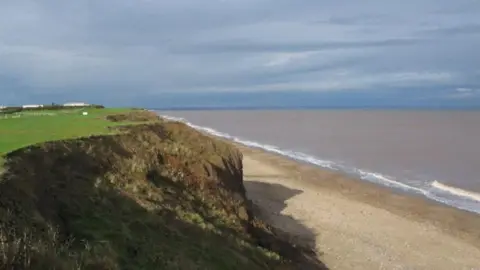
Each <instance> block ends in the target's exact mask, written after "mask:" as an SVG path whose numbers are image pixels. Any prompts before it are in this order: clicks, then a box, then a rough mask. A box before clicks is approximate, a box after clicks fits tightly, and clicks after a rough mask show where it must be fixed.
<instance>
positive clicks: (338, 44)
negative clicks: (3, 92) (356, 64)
mask: <svg viewBox="0 0 480 270" xmlns="http://www.w3.org/2000/svg"><path fill="white" fill-rule="evenodd" d="M419 42H421V40H420V39H413V38H412V39H386V40H378V41H351V42H348V41H330V42H311V43H307V42H303V43H295V42H292V43H284V44H281V43H260V42H256V41H253V40H228V41H223V42H215V43H206V44H205V43H203V44H202V43H199V44H193V45H191V46H188V47H183V48H182V47H179V48H178V47H177V48H175V49H172V51H173V52H176V53H230V52H241V53H245V52H247V53H256V52H257V53H262V52H264V53H270V52H309V51H322V50H336V49H358V48H370V47H390V46H392V47H393V46H402V45H413V44H416V43H419Z"/></svg>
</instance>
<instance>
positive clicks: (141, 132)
mask: <svg viewBox="0 0 480 270" xmlns="http://www.w3.org/2000/svg"><path fill="white" fill-rule="evenodd" d="M121 120H125V119H123V118H122V119H121ZM127 120H128V118H127ZM120 129H121V130H122V132H121V133H120V134H118V135H111V136H92V137H89V138H82V139H75V140H65V141H56V142H49V143H43V144H39V145H34V146H30V147H27V148H24V149H20V150H17V151H15V152H12V153H10V154H8V156H7V158H6V164H5V167H6V172H5V173H4V175H3V176H2V179H1V182H0V192H1V196H0V217H1V220H0V238H1V239H0V240H2V241H3V242H4V243H7V244H5V245H3V247H1V248H0V249H1V250H0V255H2V254H3V256H0V257H1V258H0V260H2V261H1V264H0V265H1V266H4V267H7V268H8V267H20V268H22V267H24V268H25V267H26V268H34V269H53V268H57V269H72V268H74V267H76V265H80V266H81V268H85V269H266V268H274V267H277V266H279V265H284V266H285V265H287V264H286V262H285V260H284V259H285V258H282V257H281V256H280V255H279V254H278V253H276V251H274V250H269V245H270V242H269V240H265V239H266V238H263V236H266V235H271V233H270V232H269V231H268V229H267V228H266V227H264V226H263V225H259V223H258V221H255V220H253V217H252V215H251V211H250V207H249V204H248V201H247V199H246V197H245V189H244V186H243V182H242V181H243V176H242V155H241V153H240V152H239V151H238V150H237V149H235V148H234V147H233V146H231V145H229V144H227V143H225V142H222V141H219V140H216V139H213V138H211V137H208V136H205V135H203V134H201V133H199V132H198V131H195V130H193V129H191V128H189V127H187V126H186V125H184V124H182V123H177V122H164V121H161V122H158V123H154V124H145V125H136V126H124V127H121V128H120ZM260 235H263V236H260ZM259 237H260V238H261V239H260V238H259ZM258 244H261V245H263V246H264V247H265V248H260V247H259V246H258Z"/></svg>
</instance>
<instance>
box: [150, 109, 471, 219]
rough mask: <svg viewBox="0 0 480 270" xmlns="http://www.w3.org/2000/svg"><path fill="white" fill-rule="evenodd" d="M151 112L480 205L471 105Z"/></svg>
mask: <svg viewBox="0 0 480 270" xmlns="http://www.w3.org/2000/svg"><path fill="white" fill-rule="evenodd" d="M159 113H160V114H161V115H168V116H173V117H180V118H183V119H185V120H186V121H188V122H190V123H192V124H194V125H197V126H201V127H209V128H212V129H214V130H215V131H218V132H222V133H225V134H223V135H225V136H230V137H231V138H236V139H238V140H243V141H248V142H247V144H248V143H250V144H252V143H254V144H255V146H257V147H259V146H262V147H264V148H265V147H266V148H270V150H273V151H276V152H278V153H282V154H286V155H289V156H290V157H293V158H297V159H300V160H303V161H306V162H311V163H315V164H317V165H320V166H323V167H328V168H331V169H335V170H342V171H345V172H347V173H351V174H356V175H358V176H360V177H361V178H363V179H365V180H367V181H372V182H376V183H379V184H383V185H387V186H391V187H392V188H399V189H403V190H405V191H411V192H416V193H422V194H423V195H425V196H427V197H429V198H431V199H435V200H437V201H441V202H444V203H448V204H451V205H454V206H457V207H460V208H463V209H468V210H473V211H475V212H480V112H479V111H380V110H372V111H362V110H338V111H337V110H278V111H261V110H250V111H247V110H242V111H223V110H219V111H215V110H213V111H160V112H159ZM210 131H211V132H215V131H212V130H210ZM227 134H228V135H227ZM217 135H218V134H217ZM265 145H269V146H265ZM273 146H274V147H273Z"/></svg>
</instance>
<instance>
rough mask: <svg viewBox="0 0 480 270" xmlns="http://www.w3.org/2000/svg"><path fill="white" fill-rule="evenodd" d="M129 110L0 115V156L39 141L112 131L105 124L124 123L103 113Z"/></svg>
mask: <svg viewBox="0 0 480 270" xmlns="http://www.w3.org/2000/svg"><path fill="white" fill-rule="evenodd" d="M129 110H131V109H127V108H106V109H95V108H87V109H67V110H40V111H26V112H20V113H15V114H6V115H1V114H0V159H1V156H3V155H5V154H7V153H8V152H11V151H13V150H16V149H19V148H22V147H25V146H28V145H32V144H36V143H40V142H45V141H54V140H61V139H69V138H77V137H84V136H88V135H94V134H107V133H111V132H112V131H111V130H109V129H108V127H111V126H115V125H125V124H126V123H125V122H112V121H108V120H107V119H106V116H107V115H110V114H115V113H122V112H127V111H129ZM82 112H87V113H88V115H82Z"/></svg>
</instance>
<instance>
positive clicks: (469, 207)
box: [157, 112, 480, 214]
mask: <svg viewBox="0 0 480 270" xmlns="http://www.w3.org/2000/svg"><path fill="white" fill-rule="evenodd" d="M157 113H158V112H157ZM161 116H162V117H163V118H165V119H167V120H170V121H179V122H183V123H185V124H186V125H188V126H190V127H192V128H194V129H197V130H200V131H203V132H206V133H209V134H211V135H214V136H217V137H221V138H225V139H227V140H231V141H234V142H236V143H240V144H243V145H246V146H249V147H253V148H258V149H262V150H265V151H268V152H271V153H275V154H279V155H282V156H285V157H288V158H291V159H294V160H297V161H301V162H305V163H309V164H313V165H316V166H319V167H322V168H326V169H330V170H334V171H341V172H343V173H347V174H350V175H354V176H357V177H359V178H360V179H362V180H365V181H369V182H372V183H375V184H380V185H383V186H387V187H390V188H394V189H397V190H402V191H405V192H413V193H416V194H420V195H423V196H425V197H427V198H429V199H431V200H435V201H437V202H440V203H443V204H447V205H450V206H453V207H456V208H459V209H462V210H466V211H469V212H474V213H477V214H480V194H478V193H475V192H472V191H467V190H463V189H460V188H456V187H451V186H448V185H445V184H442V183H441V182H438V181H433V182H431V181H428V182H427V183H425V182H424V181H423V184H422V181H415V182H416V183H418V184H416V185H413V184H406V183H402V182H400V181H397V180H396V179H395V177H393V176H389V175H385V174H380V173H377V172H371V171H368V170H365V169H360V168H355V167H352V166H345V165H342V164H339V163H335V162H333V161H329V160H324V159H320V158H318V157H315V156H312V155H308V154H305V153H302V152H297V151H292V150H286V149H281V148H279V147H277V146H274V145H269V144H263V143H259V142H255V141H251V140H247V139H243V138H239V137H236V136H233V135H230V134H228V133H224V132H220V131H218V130H215V129H213V128H209V127H204V126H198V125H195V124H193V123H191V122H189V121H187V120H186V119H184V118H180V117H173V116H168V115H161Z"/></svg>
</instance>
